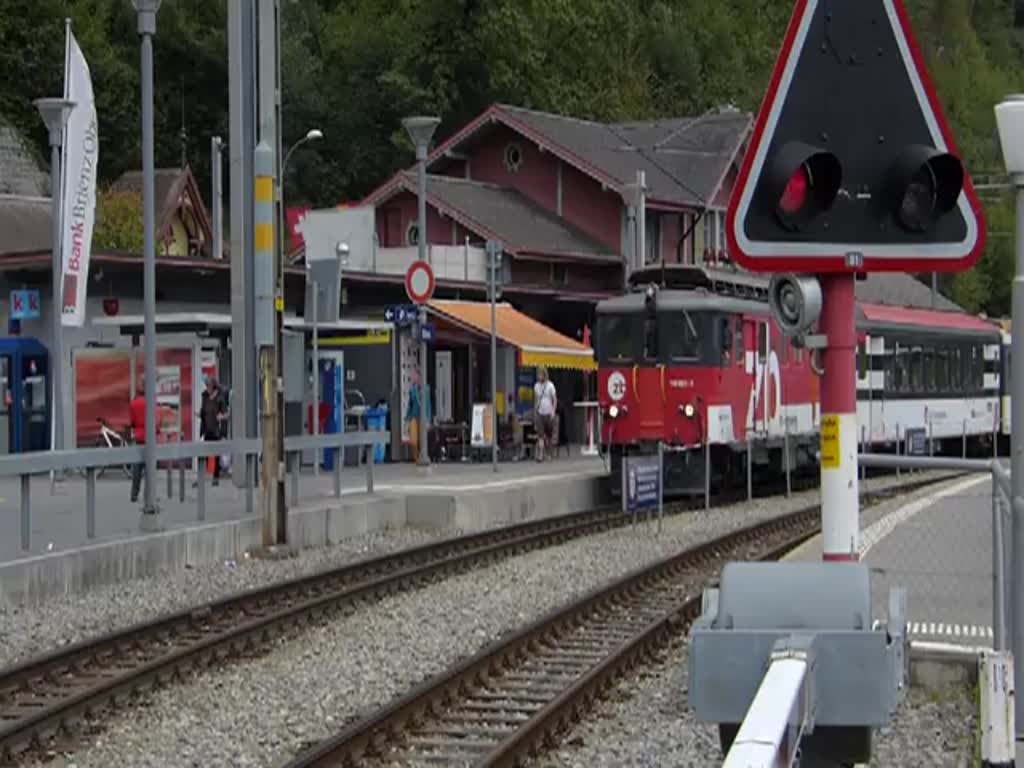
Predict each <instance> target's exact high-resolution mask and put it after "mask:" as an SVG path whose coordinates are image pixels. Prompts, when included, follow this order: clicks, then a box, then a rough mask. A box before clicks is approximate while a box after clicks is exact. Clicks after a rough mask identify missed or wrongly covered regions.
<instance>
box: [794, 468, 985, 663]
mask: <svg viewBox="0 0 1024 768" xmlns="http://www.w3.org/2000/svg"><path fill="white" fill-rule="evenodd" d="M787 559H795V560H820V559H821V537H820V536H815V537H814V538H813V539H811V540H810V541H808V542H807V543H806V544H804V545H803V546H802V547H800V548H799V549H798V550H796V551H794V552H793V553H791V555H790V556H789V557H788V558H787ZM861 559H862V561H863V562H866V563H867V564H868V566H869V567H870V568H871V591H872V603H873V606H872V610H873V611H874V615H875V616H879V615H881V616H884V615H885V613H886V611H887V601H888V594H889V589H890V587H892V586H903V587H906V589H907V598H908V601H909V614H910V621H909V626H908V630H909V635H910V639H911V641H926V642H929V643H945V644H956V645H958V646H971V647H978V648H980V647H989V648H991V647H992V642H993V635H992V593H993V587H992V578H993V577H992V482H991V480H990V478H989V477H988V476H987V475H984V476H982V475H974V476H968V477H966V478H964V479H957V480H954V481H951V482H949V483H945V484H943V485H942V486H940V487H939V488H937V489H934V490H929V491H926V492H923V493H922V494H919V495H918V496H917V497H916V498H915V499H914V500H912V501H909V502H906V503H903V504H887V505H884V507H883V510H882V511H881V512H879V511H877V510H874V509H867V510H864V511H863V512H862V519H861Z"/></svg>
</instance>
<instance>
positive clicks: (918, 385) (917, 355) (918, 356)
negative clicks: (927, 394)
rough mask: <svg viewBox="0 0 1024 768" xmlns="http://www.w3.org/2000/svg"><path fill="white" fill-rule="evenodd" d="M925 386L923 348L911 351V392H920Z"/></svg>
mask: <svg viewBox="0 0 1024 768" xmlns="http://www.w3.org/2000/svg"><path fill="white" fill-rule="evenodd" d="M923 386H924V360H923V358H922V352H921V348H920V347H917V348H915V349H912V350H910V391H911V392H920V391H921V390H922V388H923Z"/></svg>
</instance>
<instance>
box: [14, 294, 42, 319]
mask: <svg viewBox="0 0 1024 768" xmlns="http://www.w3.org/2000/svg"><path fill="white" fill-rule="evenodd" d="M37 317H39V291H24V290H22V291H11V319H12V320H34V319H35V318H37Z"/></svg>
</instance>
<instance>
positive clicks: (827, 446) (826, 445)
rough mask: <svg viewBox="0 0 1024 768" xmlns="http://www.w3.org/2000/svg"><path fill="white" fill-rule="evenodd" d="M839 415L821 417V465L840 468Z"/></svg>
mask: <svg viewBox="0 0 1024 768" xmlns="http://www.w3.org/2000/svg"><path fill="white" fill-rule="evenodd" d="M839 463H840V454H839V417H838V416H837V415H835V414H828V415H823V416H822V417H821V467H822V469H839Z"/></svg>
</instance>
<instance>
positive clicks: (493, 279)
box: [486, 241, 501, 472]
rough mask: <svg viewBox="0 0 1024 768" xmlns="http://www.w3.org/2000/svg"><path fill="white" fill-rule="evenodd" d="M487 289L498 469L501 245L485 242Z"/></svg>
mask: <svg viewBox="0 0 1024 768" xmlns="http://www.w3.org/2000/svg"><path fill="white" fill-rule="evenodd" d="M486 250H487V289H488V292H489V295H490V299H491V469H493V470H494V471H495V472H497V471H498V259H500V258H501V247H500V246H499V245H498V244H497V243H494V242H491V241H488V243H487V249H486Z"/></svg>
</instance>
